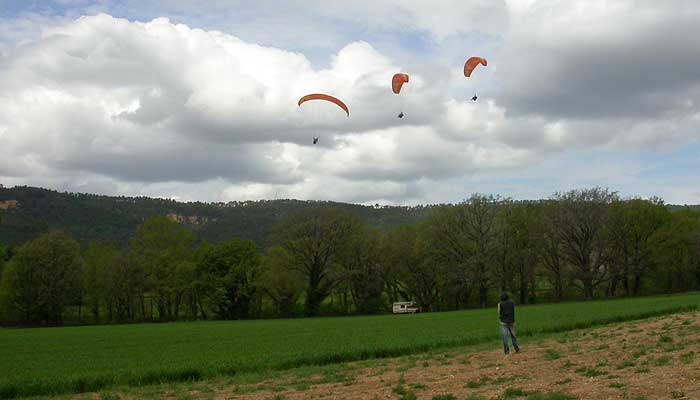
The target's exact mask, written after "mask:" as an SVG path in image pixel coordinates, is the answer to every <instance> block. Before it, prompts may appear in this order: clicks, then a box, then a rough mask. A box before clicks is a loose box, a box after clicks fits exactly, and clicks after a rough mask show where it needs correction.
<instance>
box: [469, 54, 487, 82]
mask: <svg viewBox="0 0 700 400" xmlns="http://www.w3.org/2000/svg"><path fill="white" fill-rule="evenodd" d="M479 64H481V65H483V66H484V67H485V66H487V65H488V61H486V59H485V58H481V57H470V58H469V59H468V60H467V62H465V63H464V76H466V77H467V78H469V77H470V76H472V71H474V68H476V67H477V66H478V65H479Z"/></svg>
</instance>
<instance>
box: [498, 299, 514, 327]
mask: <svg viewBox="0 0 700 400" xmlns="http://www.w3.org/2000/svg"><path fill="white" fill-rule="evenodd" d="M498 304H499V305H500V312H499V313H498V316H499V318H500V319H501V322H503V323H506V324H512V323H513V322H515V303H513V300H510V299H508V300H504V301H501V302H500V303H498Z"/></svg>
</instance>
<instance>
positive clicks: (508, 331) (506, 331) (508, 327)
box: [501, 322, 520, 354]
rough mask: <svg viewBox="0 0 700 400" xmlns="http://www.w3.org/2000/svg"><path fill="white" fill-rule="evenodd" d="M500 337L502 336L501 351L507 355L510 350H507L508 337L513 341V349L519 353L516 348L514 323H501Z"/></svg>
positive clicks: (516, 340) (518, 348) (518, 349)
mask: <svg viewBox="0 0 700 400" xmlns="http://www.w3.org/2000/svg"><path fill="white" fill-rule="evenodd" d="M501 336H503V351H504V352H505V353H506V354H508V353H509V352H510V349H509V348H508V336H510V339H511V341H513V348H514V349H515V352H516V353H517V352H518V351H520V347H519V346H518V338H517V337H515V323H514V322H511V323H503V322H501Z"/></svg>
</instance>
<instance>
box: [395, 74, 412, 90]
mask: <svg viewBox="0 0 700 400" xmlns="http://www.w3.org/2000/svg"><path fill="white" fill-rule="evenodd" d="M404 83H408V74H394V77H393V78H391V90H393V91H394V93H396V94H399V93H401V87H402V86H403V84H404Z"/></svg>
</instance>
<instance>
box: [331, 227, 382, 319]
mask: <svg viewBox="0 0 700 400" xmlns="http://www.w3.org/2000/svg"><path fill="white" fill-rule="evenodd" d="M380 242H381V241H380V235H379V232H377V231H376V230H375V229H373V228H370V227H369V226H367V225H362V226H361V227H359V229H357V230H355V231H354V232H352V234H351V235H350V237H349V238H348V243H347V246H345V249H344V250H345V251H344V252H343V254H342V256H341V264H342V266H343V269H342V273H341V279H342V280H343V281H344V282H345V283H346V285H347V286H348V288H349V290H350V294H351V296H352V301H353V303H354V304H355V308H356V310H357V312H359V313H361V314H372V313H376V312H378V311H380V310H381V308H382V294H383V292H384V279H383V277H382V275H383V274H382V268H383V264H382V262H381V247H380Z"/></svg>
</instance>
